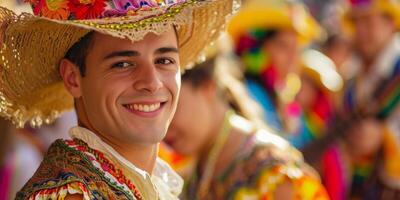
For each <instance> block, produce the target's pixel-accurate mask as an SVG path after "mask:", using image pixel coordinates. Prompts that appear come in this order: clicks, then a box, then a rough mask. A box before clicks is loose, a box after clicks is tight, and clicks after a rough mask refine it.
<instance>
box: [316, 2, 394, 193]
mask: <svg viewBox="0 0 400 200" xmlns="http://www.w3.org/2000/svg"><path fill="white" fill-rule="evenodd" d="M349 8H351V9H361V10H363V9H371V10H372V11H377V12H380V13H384V14H386V15H388V16H389V17H391V18H392V19H393V21H394V22H395V25H396V28H397V30H399V28H400V23H399V22H400V15H399V13H400V4H399V3H398V2H397V1H383V0H364V1H355V0H354V1H353V0H352V1H349ZM351 9H349V10H348V12H347V13H346V14H345V16H344V22H345V25H347V26H346V27H345V28H347V30H348V31H350V32H349V33H352V32H351V31H354V27H353V24H352V21H351V12H352V11H351ZM399 45H400V39H399V37H398V35H396V34H394V36H393V38H392V39H391V40H389V41H388V42H387V43H386V46H384V47H383V48H382V49H381V50H380V51H379V54H378V55H377V56H376V58H375V59H374V63H372V65H371V66H370V70H369V71H368V72H367V73H361V72H360V71H361V70H362V69H363V66H362V65H361V64H363V63H362V61H361V60H360V58H359V57H357V56H354V57H353V58H352V59H353V60H354V61H355V62H353V63H358V64H360V65H359V66H352V67H353V68H356V69H358V70H359V73H356V75H355V76H354V77H353V78H351V79H350V80H349V81H348V83H347V84H346V87H345V90H344V98H343V107H344V110H345V113H347V114H349V113H355V114H359V115H361V119H358V120H363V119H362V117H363V116H367V117H370V118H373V119H375V120H378V121H379V123H381V125H382V130H381V134H382V142H381V145H380V149H379V151H378V152H377V155H372V158H369V159H365V160H362V161H357V162H355V161H351V160H350V158H348V157H347V156H348V154H349V152H351V148H350V149H349V148H348V147H346V145H345V144H344V142H343V143H342V142H339V143H337V144H335V145H332V146H331V147H330V148H329V149H328V150H327V151H326V152H325V154H324V156H323V161H322V166H323V167H322V168H323V174H322V176H323V177H324V182H325V183H326V187H327V191H328V193H329V194H330V196H331V198H332V199H339V200H340V199H348V198H355V199H360V198H361V199H399V198H400V184H399V181H400V165H399V163H400V126H399V124H400V104H399V102H400V53H399V52H400V48H399Z"/></svg>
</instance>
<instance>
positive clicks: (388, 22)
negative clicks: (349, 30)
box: [352, 9, 395, 59]
mask: <svg viewBox="0 0 400 200" xmlns="http://www.w3.org/2000/svg"><path fill="white" fill-rule="evenodd" d="M352 20H353V23H354V27H355V35H354V42H355V45H356V48H357V49H358V51H359V52H360V54H361V55H362V56H363V57H364V58H366V59H373V58H374V57H375V56H376V55H377V54H378V53H379V52H380V50H381V49H382V48H383V47H384V46H385V45H386V43H387V42H388V41H389V39H391V37H392V36H393V33H394V32H395V25H394V22H393V20H392V19H391V18H390V17H388V16H386V15H384V14H382V13H379V12H377V11H373V10H370V9H359V10H354V12H352Z"/></svg>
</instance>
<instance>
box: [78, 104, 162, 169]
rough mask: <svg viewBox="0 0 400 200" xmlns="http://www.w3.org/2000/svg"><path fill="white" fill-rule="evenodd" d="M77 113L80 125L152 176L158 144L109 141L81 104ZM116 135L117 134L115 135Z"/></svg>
mask: <svg viewBox="0 0 400 200" xmlns="http://www.w3.org/2000/svg"><path fill="white" fill-rule="evenodd" d="M76 112H77V116H78V125H79V126H81V127H84V128H86V129H88V130H90V131H92V132H93V133H95V134H96V135H97V136H98V137H100V139H101V140H102V141H103V142H105V143H106V144H108V145H110V146H111V147H112V148H113V149H114V150H115V151H116V152H118V154H120V155H121V156H122V157H124V158H125V159H126V160H127V161H129V162H131V163H132V164H133V165H135V166H136V167H138V168H140V169H142V170H144V171H146V172H148V173H149V174H152V172H153V169H154V166H155V163H156V159H157V155H158V144H148V145H144V144H133V143H128V142H126V141H122V140H117V138H115V139H114V140H111V139H109V138H108V137H106V136H105V134H103V133H101V132H100V131H98V130H97V129H96V128H95V127H94V126H93V125H92V124H91V123H90V121H89V120H88V117H87V114H86V112H84V108H83V106H82V105H80V103H79V102H77V103H76ZM114 134H115V135H116V134H117V133H114Z"/></svg>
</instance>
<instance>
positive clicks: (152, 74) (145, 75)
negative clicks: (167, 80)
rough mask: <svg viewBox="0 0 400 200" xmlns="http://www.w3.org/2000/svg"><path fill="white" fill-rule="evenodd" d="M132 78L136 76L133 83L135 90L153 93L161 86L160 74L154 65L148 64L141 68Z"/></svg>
mask: <svg viewBox="0 0 400 200" xmlns="http://www.w3.org/2000/svg"><path fill="white" fill-rule="evenodd" d="M134 76H136V77H135V79H136V81H135V83H134V88H135V89H136V90H139V91H147V92H149V93H155V92H156V91H157V90H159V89H160V88H162V86H163V83H162V81H161V77H160V74H159V73H158V71H157V68H156V66H155V65H154V64H150V63H149V64H146V66H142V67H141V68H140V71H139V73H136V74H135V75H134Z"/></svg>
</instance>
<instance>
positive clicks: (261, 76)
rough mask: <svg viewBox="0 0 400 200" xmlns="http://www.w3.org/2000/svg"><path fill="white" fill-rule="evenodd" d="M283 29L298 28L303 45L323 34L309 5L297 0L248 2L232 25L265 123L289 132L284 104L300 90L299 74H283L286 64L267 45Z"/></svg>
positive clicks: (252, 92)
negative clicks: (281, 69) (275, 60)
mask: <svg viewBox="0 0 400 200" xmlns="http://www.w3.org/2000/svg"><path fill="white" fill-rule="evenodd" d="M299 22H301V23H299ZM280 30H292V31H294V32H295V33H296V34H297V37H298V43H299V44H301V45H307V44H308V43H310V42H311V41H312V40H315V39H317V38H319V37H320V36H321V34H322V29H321V28H320V27H319V25H318V24H317V22H316V21H315V20H314V19H313V18H312V16H311V15H310V14H309V13H308V11H307V9H306V7H305V6H304V5H302V4H301V3H298V2H295V1H275V0H273V1H266V0H253V1H248V2H246V3H245V5H244V6H243V8H242V9H241V10H240V12H239V13H238V14H237V15H235V16H234V17H233V18H232V20H231V22H230V23H229V26H228V32H229V34H230V35H231V36H232V38H233V41H234V43H235V51H236V54H237V55H238V56H239V57H240V58H241V61H242V62H243V65H244V67H245V83H246V86H247V89H248V91H249V93H250V96H251V97H252V98H254V99H255V100H256V101H257V102H258V103H259V104H260V105H261V106H262V108H263V111H264V120H265V122H266V123H267V124H268V125H269V126H270V127H271V128H274V129H275V130H279V131H285V130H284V122H283V118H284V117H282V116H281V114H282V113H281V110H282V108H281V107H282V104H288V103H290V102H291V101H292V100H293V98H294V96H295V95H296V92H297V91H298V90H299V86H300V85H299V84H298V81H299V80H298V77H297V76H296V75H295V74H288V75H287V76H286V75H285V76H286V77H280V76H279V70H278V69H279V67H282V66H276V65H275V64H274V63H272V62H271V60H270V58H269V54H270V53H269V52H267V51H266V50H265V49H264V47H263V45H264V43H265V41H266V40H267V39H268V38H271V37H272V35H274V34H275V33H276V32H279V31H280ZM299 53H300V52H299ZM281 79H284V80H281ZM283 101H284V102H283Z"/></svg>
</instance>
